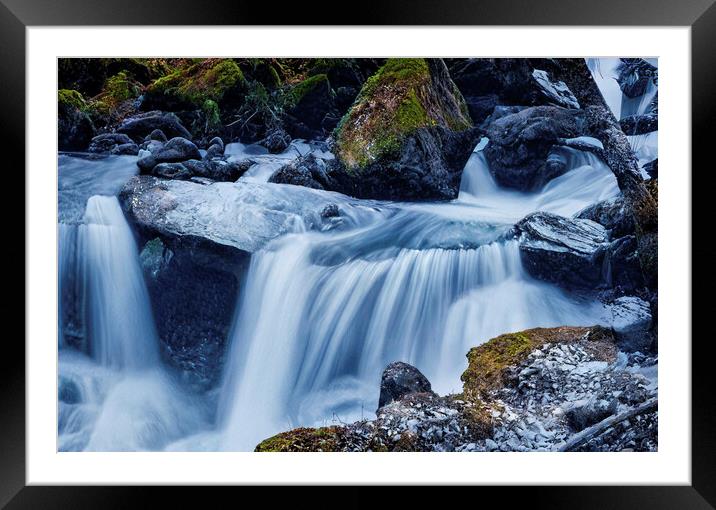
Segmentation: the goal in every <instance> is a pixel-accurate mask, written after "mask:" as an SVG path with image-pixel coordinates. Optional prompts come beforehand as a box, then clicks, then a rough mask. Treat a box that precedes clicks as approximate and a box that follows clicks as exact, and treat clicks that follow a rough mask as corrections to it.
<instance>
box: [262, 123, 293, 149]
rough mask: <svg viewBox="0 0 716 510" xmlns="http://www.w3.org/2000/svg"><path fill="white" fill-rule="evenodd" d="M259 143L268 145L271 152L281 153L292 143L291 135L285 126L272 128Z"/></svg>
mask: <svg viewBox="0 0 716 510" xmlns="http://www.w3.org/2000/svg"><path fill="white" fill-rule="evenodd" d="M259 144H260V145H263V146H264V147H266V148H267V149H268V151H269V152H270V153H271V154H279V153H281V152H283V151H285V150H286V149H287V148H288V146H289V145H290V144H291V135H289V134H288V133H287V132H286V131H285V130H284V129H283V128H276V129H273V130H271V131H270V132H269V133H268V134H267V135H266V138H264V139H263V140H261V141H260V142H259Z"/></svg>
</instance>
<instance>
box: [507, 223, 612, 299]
mask: <svg viewBox="0 0 716 510" xmlns="http://www.w3.org/2000/svg"><path fill="white" fill-rule="evenodd" d="M515 231H516V233H517V234H518V235H519V243H520V254H521V257H522V262H523V264H524V265H525V269H527V271H528V272H529V273H530V274H531V275H532V276H533V277H535V278H538V279H540V280H545V281H550V282H553V283H557V284H559V285H562V286H564V287H567V288H587V289H593V288H597V287H598V286H599V285H600V284H601V283H602V282H603V278H602V261H603V258H604V250H605V248H606V245H607V241H608V236H607V231H606V229H605V228H604V227H602V226H601V225H599V224H598V223H595V222H593V221H591V220H584V219H572V218H565V217H563V216H558V215H556V214H551V213H546V212H536V213H533V214H530V215H529V216H527V217H525V218H524V219H522V220H521V221H520V222H519V223H518V224H517V225H516V226H515Z"/></svg>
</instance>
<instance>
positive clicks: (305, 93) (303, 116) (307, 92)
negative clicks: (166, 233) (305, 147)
mask: <svg viewBox="0 0 716 510" xmlns="http://www.w3.org/2000/svg"><path fill="white" fill-rule="evenodd" d="M291 94H292V97H293V99H292V103H293V104H292V105H291V106H289V107H288V108H287V111H286V119H285V126H286V130H287V131H288V133H289V134H290V135H291V136H292V137H293V138H306V139H318V138H320V137H321V136H322V135H324V134H325V131H323V127H322V123H323V119H324V117H325V116H326V115H327V114H328V113H329V112H330V111H331V110H332V109H333V108H335V94H334V92H333V89H332V88H331V84H330V82H329V81H328V77H327V76H326V75H325V74H320V75H315V76H311V77H309V78H307V79H306V80H305V81H303V82H301V83H299V84H297V85H295V86H294V88H293V89H292V92H291Z"/></svg>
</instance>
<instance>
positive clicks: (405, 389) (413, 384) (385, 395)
mask: <svg viewBox="0 0 716 510" xmlns="http://www.w3.org/2000/svg"><path fill="white" fill-rule="evenodd" d="M411 393H432V389H431V387H430V381H428V380H427V378H426V377H425V376H424V375H423V374H422V373H421V372H420V370H418V369H417V368H415V367H414V366H412V365H409V364H407V363H403V362H401V361H396V362H394V363H391V364H390V365H388V366H387V367H385V370H383V375H382V377H381V380H380V399H379V401H378V408H381V407H383V406H385V405H388V404H390V403H391V402H393V401H394V400H400V399H402V398H403V397H404V396H406V395H408V394H411Z"/></svg>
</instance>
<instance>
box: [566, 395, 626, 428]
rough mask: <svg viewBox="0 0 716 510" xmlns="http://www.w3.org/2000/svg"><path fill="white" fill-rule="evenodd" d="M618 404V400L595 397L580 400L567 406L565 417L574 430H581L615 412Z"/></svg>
mask: <svg viewBox="0 0 716 510" xmlns="http://www.w3.org/2000/svg"><path fill="white" fill-rule="evenodd" d="M617 405H618V402H617V401H616V400H611V401H607V400H602V399H599V400H597V399H593V400H588V401H586V402H578V403H575V404H572V405H571V406H569V407H568V408H567V410H566V411H565V413H564V417H565V418H566V419H567V423H568V424H569V426H570V427H571V428H572V430H573V431H575V432H579V431H580V430H584V429H586V428H587V427H591V426H592V425H594V424H596V423H599V422H600V421H602V420H603V419H604V418H607V417H609V416H611V415H612V414H615V413H616V411H617Z"/></svg>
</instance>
